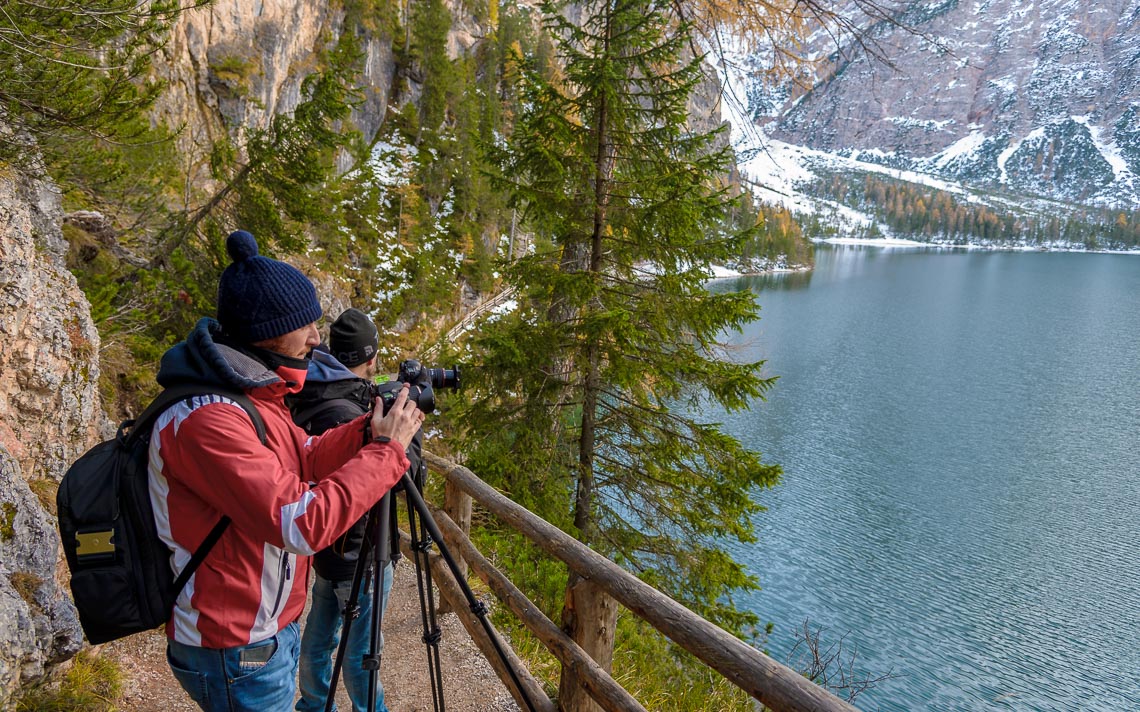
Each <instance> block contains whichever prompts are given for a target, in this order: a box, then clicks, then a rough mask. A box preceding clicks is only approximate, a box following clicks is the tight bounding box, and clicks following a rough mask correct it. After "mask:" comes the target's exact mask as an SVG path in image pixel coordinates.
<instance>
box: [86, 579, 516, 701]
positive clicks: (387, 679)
mask: <svg viewBox="0 0 1140 712" xmlns="http://www.w3.org/2000/svg"><path fill="white" fill-rule="evenodd" d="M437 600H438V596H437ZM488 603H490V602H489V601H488ZM304 620H305V618H304V616H302V618H301V621H302V625H303V624H304ZM439 623H440V628H441V629H442V631H443V639H442V641H441V643H440V659H441V660H442V668H443V685H444V702H445V703H446V709H447V710H449V712H517V711H518V706H517V705H516V704H515V703H514V701H513V700H512V699H511V696H510V694H509V693H508V692H507V691H506V688H504V687H503V685H502V683H500V682H499V679H498V678H497V677H496V676H495V673H494V671H492V670H491V666H490V664H488V663H487V661H486V659H485V658H483V656H482V654H480V653H479V650H478V649H477V648H476V647H475V644H474V643H473V642H472V641H471V638H470V637H469V636H468V635H467V631H466V630H464V628H463V625H462V624H461V623H460V622H459V619H458V618H456V617H455V614H454V613H448V614H445V615H443V616H441V617H440V619H439ZM422 635H423V629H422V627H421V624H420V607H419V594H418V592H417V590H416V573H415V569H414V568H413V567H412V565H411V563H410V562H408V560H407V559H404V560H403V561H401V562H400V564H399V565H398V567H397V569H396V580H395V582H394V583H393V585H392V601H391V603H390V604H389V606H388V611H387V614H386V615H385V617H384V658H383V663H382V668H381V671H380V680H381V682H382V683H383V685H384V701H385V703H386V704H387V706H388V709H389V710H390V711H391V712H427V711H429V710H431V709H432V699H431V687H430V685H429V681H428V675H427V653H426V652H425V647H424V644H423V643H422V642H421V640H420V639H421V636H422ZM103 653H104V654H105V655H110V656H113V657H114V658H115V659H117V660H118V661H119V664H120V666H121V668H122V670H123V675H124V678H125V679H124V692H123V695H122V697H121V699H120V700H119V707H120V709H123V710H128V711H130V712H195V710H197V709H198V707H197V706H196V705H194V703H193V702H191V701H190V698H189V697H187V696H186V694H185V693H184V692H183V691H182V688H181V687H179V686H178V683H177V682H176V681H175V680H174V676H173V675H171V674H170V668H169V667H168V666H167V664H166V638H165V636H163V635H162V634H161V633H158V632H153V633H145V634H140V635H134V636H131V637H129V638H126V639H123V640H119V641H116V642H114V643H110V644H108V645H105V646H103ZM337 706H338V708H339V709H340V710H341V711H342V712H351V710H352V707H351V705H350V704H349V702H348V698H347V696H346V695H345V694H344V687H343V685H341V686H340V687H339V688H338V695H337Z"/></svg>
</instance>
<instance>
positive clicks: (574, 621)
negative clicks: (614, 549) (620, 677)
mask: <svg viewBox="0 0 1140 712" xmlns="http://www.w3.org/2000/svg"><path fill="white" fill-rule="evenodd" d="M617 614H618V604H617V601H615V600H614V599H613V598H611V597H610V596H608V595H606V592H605V591H603V590H602V589H601V588H599V587H598V586H597V585H596V584H594V583H593V582H592V581H590V580H588V579H584V578H582V577H580V576H578V575H577V574H575V573H573V572H571V573H570V580H569V583H568V584H567V586H566V602H565V604H564V605H563V607H562V629H563V630H564V631H566V633H567V635H569V636H570V637H571V638H572V639H573V640H574V642H575V643H577V644H578V645H579V647H581V648H582V650H584V651H586V654H588V655H589V656H590V657H591V658H593V659H594V662H596V663H597V664H598V667H600V668H601V669H602V670H605V671H606V673H607V674H608V673H611V672H612V671H613V666H614V632H615V631H614V629H615V628H616V627H617ZM558 707H559V708H560V709H561V710H562V712H602V707H601V706H600V705H599V704H598V703H597V702H594V700H593V699H592V698H591V696H590V694H589V693H588V692H587V691H586V689H585V688H584V687H583V686H582V683H581V682H580V681H579V680H578V675H577V673H576V672H575V671H574V668H572V667H569V666H565V665H564V666H563V667H562V679H561V680H560V682H559V685H558Z"/></svg>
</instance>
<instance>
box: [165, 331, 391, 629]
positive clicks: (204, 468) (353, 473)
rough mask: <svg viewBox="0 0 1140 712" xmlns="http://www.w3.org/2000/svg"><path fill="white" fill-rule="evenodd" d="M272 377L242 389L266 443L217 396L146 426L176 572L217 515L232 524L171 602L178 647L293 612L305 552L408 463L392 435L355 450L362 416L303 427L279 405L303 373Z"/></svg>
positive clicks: (359, 510) (286, 619)
mask: <svg viewBox="0 0 1140 712" xmlns="http://www.w3.org/2000/svg"><path fill="white" fill-rule="evenodd" d="M222 348H224V347H222ZM276 375H277V376H278V378H277V380H274V381H272V382H270V383H268V384H266V385H260V386H258V387H255V388H252V389H248V390H246V394H247V395H248V396H249V397H250V399H251V400H252V401H253V403H254V404H255V406H256V407H257V410H258V412H260V413H261V416H262V419H263V420H264V421H265V431H266V439H267V443H268V444H267V445H262V444H261V441H260V440H258V437H257V432H256V431H255V429H254V426H253V423H252V422H251V421H250V418H249V415H248V414H247V413H246V412H245V410H243V409H242V407H241V406H240V405H238V404H236V403H234V402H233V401H231V400H229V399H226V398H224V397H222V396H217V395H212V396H199V397H194V398H190V399H186V400H184V401H181V402H179V403H178V404H176V405H174V406H172V407H170V408H169V409H168V410H167V411H166V412H164V413H163V414H162V415H161V416H160V417H159V419H158V421H157V423H156V424H155V427H154V431H153V433H152V436H151V443H150V467H149V475H150V493H151V503H152V505H153V507H154V512H155V520H156V523H157V525H158V532H159V536H160V537H161V538H162V539H163V541H165V542H166V544H167V546H169V547H170V549H171V564H172V567H173V569H174V572H175V575H177V574H178V572H180V571H181V570H182V569H183V567H185V566H186V564H187V562H189V560H190V557H191V555H192V554H193V552H194V551H195V550H196V549H197V548H198V545H199V544H200V543H201V542H202V540H203V539H205V537H206V535H207V534H208V533H209V532H210V530H211V529H212V528H213V527H214V525H215V524H217V522H218V520H219V519H220V518H221V517H222V515H223V514H225V515H228V516H229V517H230V519H231V520H232V522H231V524H230V525H229V527H227V528H226V530H225V533H224V534H223V535H222V537H221V539H220V540H219V541H218V543H217V544H215V546H214V548H213V549H212V550H211V551H210V554H209V555H208V556H207V557H206V559H205V560H204V561H203V562H202V565H201V566H199V568H198V570H197V571H195V573H194V575H193V576H191V577H190V580H189V582H188V583H187V585H186V587H185V588H184V589H183V590H182V593H181V595H179V597H178V600H177V602H176V604H175V607H174V614H173V617H172V618H171V620H170V622H169V623H167V629H166V630H167V635H168V636H169V637H170V638H172V639H173V640H176V641H178V642H180V643H185V644H188V645H196V646H201V647H206V648H229V647H234V646H239V645H247V644H249V643H254V642H258V641H261V640H264V639H266V638H268V637H270V636H273V635H275V634H276V633H277V631H278V630H279V629H280V628H282V627H284V626H286V625H288V624H289V623H292V622H293V621H295V620H297V618H298V617H299V616H300V615H301V612H302V609H303V608H304V606H305V596H306V593H307V591H308V576H309V557H310V556H311V555H312V554H313V553H314V552H315V551H319V550H320V549H323V548H325V547H327V546H328V545H330V544H331V543H332V542H333V541H334V540H335V539H336V538H337V537H338V536H340V535H341V534H342V533H344V531H345V530H347V529H348V528H349V527H350V526H351V525H352V524H353V523H354V522H356V521H357V520H358V519H360V517H361V516H363V515H364V514H365V513H366V512H367V511H368V510H369V509H370V508H371V507H372V505H373V504H375V503H376V502H377V501H378V500H379V499H380V497H381V496H382V495H383V494H384V493H385V492H387V491H388V490H389V489H391V488H392V486H393V485H395V484H396V482H398V481H399V480H400V478H401V476H402V475H403V473H404V472H405V471H406V470H407V469H408V466H409V463H408V460H407V458H406V456H405V454H404V451H403V450H402V449H401V447H400V446H399V444H398V443H394V442H390V443H369V444H367V445H363V446H361V443H362V442H363V441H364V435H363V433H364V429H365V428H367V427H368V423H367V417H368V416H361V417H360V418H357V419H356V420H353V421H350V422H348V423H345V424H344V425H341V426H340V427H337V428H334V429H332V430H329V431H328V432H326V433H324V434H323V435H321V436H319V437H310V436H308V435H306V434H305V432H304V431H303V430H302V429H301V428H299V427H297V426H296V425H294V423H293V420H292V418H291V416H290V414H289V410H288V409H287V408H286V406H285V402H284V398H285V395H286V394H287V393H292V392H297V391H299V390H300V389H301V386H302V385H303V383H304V379H305V373H304V371H303V370H297V369H291V368H288V367H285V366H280V367H278V368H277V370H276Z"/></svg>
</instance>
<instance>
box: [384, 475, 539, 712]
mask: <svg viewBox="0 0 1140 712" xmlns="http://www.w3.org/2000/svg"><path fill="white" fill-rule="evenodd" d="M404 491H405V493H406V495H407V498H408V503H409V505H411V506H412V507H414V508H415V510H416V511H417V512H418V513H419V515H420V521H421V522H422V523H423V525H424V526H425V527H427V530H428V532H429V533H430V534H431V537H432V539H434V540H435V543H436V546H438V547H439V553H440V556H442V557H443V560H444V562H446V563H447V568H448V569H450V570H451V575H452V577H454V579H455V582H456V583H457V584H459V588H460V589H461V590H462V591H463V597H464V598H465V599H467V605H468V606H469V607H470V609H471V612H472V613H474V614H475V616H476V617H478V618H479V622H480V623H481V624H482V626H483V630H484V631H486V632H487V637H488V638H490V640H491V643H492V645H494V647H495V652H496V653H498V655H499V659H500V660H502V661H503V663H504V665H505V666H506V668H507V671H508V672H509V673H510V676H511V682H512V683H513V684H514V686H515V689H517V690H518V691H519V692H520V694H521V695H522V698H523V699H524V700H526V705H527V709H528V710H530V712H536V710H535V707H534V702H533V701H532V700H531V699H530V695H529V694H528V693H527V690H526V688H525V687H523V685H522V681H520V680H519V677H518V673H516V672H515V669H514V668H513V667H511V665H510V662H509V660H508V659H507V654H506V652H505V651H504V650H503V646H502V643H501V642H500V641H499V637H498V635H496V634H495V631H494V629H493V628H492V627H491V623H490V621H488V620H487V607H486V606H485V605H484V604H483V602H482V601H480V600H479V599H477V598H475V594H474V593H472V591H471V587H470V586H468V585H467V579H466V577H464V576H463V573H462V572H461V571H460V570H459V565H458V564H457V563H455V557H453V556H452V555H451V552H450V551H449V550H448V548H447V546H445V545H444V543H443V534H442V533H440V531H439V527H438V526H437V525H436V523H435V519H433V518H432V516H431V510H429V509H428V506H427V503H426V502H424V498H423V495H421V494H420V492H419V490H418V489H416V487H415V483H414V482H412V478H411V477H409V476H408V475H407V474H406V473H405V474H404Z"/></svg>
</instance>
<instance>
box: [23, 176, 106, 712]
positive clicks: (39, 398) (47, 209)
mask: <svg viewBox="0 0 1140 712" xmlns="http://www.w3.org/2000/svg"><path fill="white" fill-rule="evenodd" d="M62 218H63V213H62V210H61V208H60V198H59V194H58V193H56V192H54V191H53V188H52V186H51V185H50V184H49V183H47V182H45V181H42V180H40V179H36V178H30V177H27V176H23V175H18V174H14V173H12V172H8V173H4V174H2V175H0V708H4V709H7V708H8V703H9V701H10V697H11V695H12V693H13V691H14V690H15V689H17V688H18V687H19V686H20V684H21V683H22V682H27V681H30V680H35V679H37V678H39V677H41V676H42V675H43V674H44V672H45V671H46V670H47V668H48V667H49V666H50V665H51V664H53V663H56V662H59V661H61V660H64V659H66V658H68V657H70V656H71V655H74V654H75V652H76V651H77V650H78V649H79V647H80V645H81V644H82V642H83V636H82V633H81V631H80V629H79V621H78V619H77V618H76V614H75V608H74V606H73V605H72V603H71V599H70V597H69V595H68V594H67V592H66V590H65V586H63V585H61V583H60V582H59V581H58V580H57V566H58V564H59V561H60V553H59V533H58V531H57V530H56V524H55V517H54V516H53V514H52V512H53V511H54V502H55V491H56V488H57V485H58V483H59V480H60V478H62V476H63V473H64V471H65V470H66V469H67V467H68V466H69V465H70V463H71V462H72V461H73V460H74V459H76V458H77V457H78V456H79V455H80V454H82V453H83V452H84V451H85V450H86V449H87V448H88V447H90V446H91V445H93V444H94V443H95V442H96V441H97V440H98V439H99V437H100V434H101V433H103V434H105V429H104V428H105V422H104V421H105V416H104V415H103V413H102V410H101V408H100V402H99V393H98V389H97V387H96V384H97V382H98V380H99V334H98V332H97V331H96V330H95V325H94V324H93V323H92V321H91V316H90V306H89V305H88V303H87V299H86V298H85V297H84V296H83V293H82V292H81V291H80V290H79V286H78V285H77V284H76V280H75V277H74V276H73V275H72V274H71V273H70V272H68V271H67V269H66V267H65V266H64V255H65V253H66V251H67V244H66V242H64V239H63V236H62V234H61V232H60V222H61V220H62Z"/></svg>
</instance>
